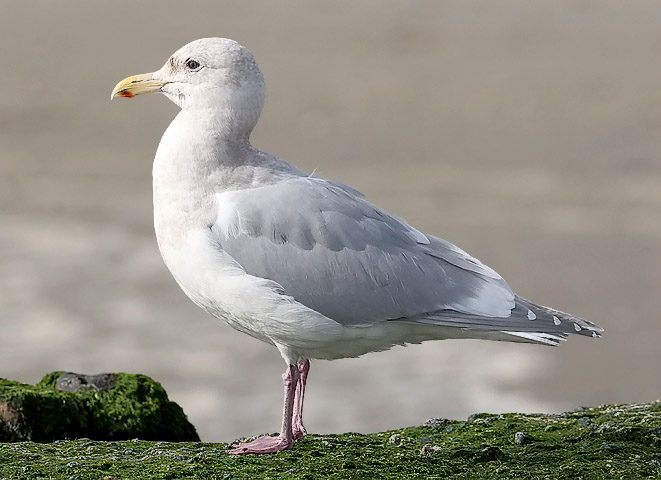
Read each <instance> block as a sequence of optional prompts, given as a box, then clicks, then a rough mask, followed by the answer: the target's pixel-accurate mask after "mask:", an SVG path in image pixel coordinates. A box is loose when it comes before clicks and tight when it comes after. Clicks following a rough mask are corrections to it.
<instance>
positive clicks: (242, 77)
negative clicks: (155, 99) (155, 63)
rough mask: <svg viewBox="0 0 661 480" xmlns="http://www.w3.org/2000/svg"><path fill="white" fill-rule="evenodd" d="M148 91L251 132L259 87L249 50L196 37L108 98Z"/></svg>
mask: <svg viewBox="0 0 661 480" xmlns="http://www.w3.org/2000/svg"><path fill="white" fill-rule="evenodd" d="M151 92H160V93H163V94H165V96H167V97H168V98H169V99H170V100H172V101H173V102H174V103H176V104H177V105H179V106H180V107H181V108H182V109H186V110H189V109H204V110H211V111H217V112H218V113H219V114H221V115H223V116H225V117H226V118H228V119H232V121H233V122H237V121H238V122H240V123H242V124H244V125H243V126H244V127H249V128H251V129H252V127H253V126H254V125H255V124H256V123H257V119H258V118H259V114H260V113H261V110H262V106H263V105H264V95H265V87H264V77H263V75H262V72H261V71H260V69H259V66H258V65H257V62H256V61H255V58H254V57H253V55H252V53H251V52H250V50H248V49H247V48H246V47H244V46H243V45H241V44H239V43H237V42H235V41H234V40H229V39H227V38H202V39H200V40H195V41H193V42H191V43H189V44H187V45H185V46H183V47H182V48H180V49H179V50H177V51H176V52H175V53H174V54H173V55H172V56H171V57H170V58H169V59H168V61H167V62H165V65H163V67H161V69H160V70H157V71H155V72H152V73H145V74H141V75H134V76H131V77H128V78H125V79H124V80H122V81H121V82H119V83H118V84H117V85H116V86H115V88H114V89H113V91H112V94H111V98H114V97H117V96H119V97H134V96H135V95H140V94H143V93H151ZM246 123H248V124H250V125H245V124H246Z"/></svg>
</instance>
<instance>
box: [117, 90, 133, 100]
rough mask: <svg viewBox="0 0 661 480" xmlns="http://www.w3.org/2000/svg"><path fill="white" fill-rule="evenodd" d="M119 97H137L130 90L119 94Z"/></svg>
mask: <svg viewBox="0 0 661 480" xmlns="http://www.w3.org/2000/svg"><path fill="white" fill-rule="evenodd" d="M117 95H119V96H120V97H128V98H133V97H135V95H134V94H133V92H131V91H130V90H122V91H121V92H117Z"/></svg>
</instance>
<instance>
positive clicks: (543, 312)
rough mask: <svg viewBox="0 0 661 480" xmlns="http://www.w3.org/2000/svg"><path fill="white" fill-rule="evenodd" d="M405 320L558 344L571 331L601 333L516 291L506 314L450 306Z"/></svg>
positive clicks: (600, 330)
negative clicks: (471, 311) (464, 310)
mask: <svg viewBox="0 0 661 480" xmlns="http://www.w3.org/2000/svg"><path fill="white" fill-rule="evenodd" d="M406 320H407V321H411V320H414V321H416V322H419V323H426V324H432V325H444V326H450V327H458V328H463V329H467V330H497V331H501V332H503V333H506V334H508V335H513V336H515V337H518V338H523V339H525V340H528V341H530V342H533V343H542V344H546V345H558V344H559V343H560V342H561V341H564V340H566V339H567V337H568V336H569V335H571V334H574V335H584V336H589V337H601V336H602V333H603V331H604V329H603V328H601V327H600V326H598V325H595V324H594V323H592V322H589V321H587V320H585V319H583V318H580V317H576V316H574V315H571V314H569V313H565V312H561V311H560V310H554V309H552V308H549V307H544V306H542V305H537V304H535V303H532V302H531V301H529V300H526V299H525V298H522V297H519V296H518V295H517V296H516V297H515V306H514V308H513V309H512V311H511V313H510V316H509V317H487V316H480V315H471V314H464V313H461V312H457V311H454V310H439V311H436V312H432V313H429V314H426V315H424V316H422V317H421V318H415V319H410V318H407V319H406ZM519 341H520V340H519Z"/></svg>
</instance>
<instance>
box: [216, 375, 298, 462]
mask: <svg viewBox="0 0 661 480" xmlns="http://www.w3.org/2000/svg"><path fill="white" fill-rule="evenodd" d="M282 379H283V381H284V384H285V406H284V411H283V412H282V430H281V431H280V435H278V436H277V437H271V436H270V435H264V436H262V437H259V438H257V439H256V440H253V441H252V442H248V443H239V444H238V445H237V446H235V447H234V448H232V449H231V450H228V452H229V453H235V454H241V453H275V452H279V451H281V450H287V449H288V448H291V446H292V444H293V443H294V439H293V437H292V414H293V411H294V397H295V396H296V386H297V385H298V383H299V379H300V374H299V372H298V367H296V366H295V365H289V366H288V367H287V371H286V372H285V373H284V375H283V376H282Z"/></svg>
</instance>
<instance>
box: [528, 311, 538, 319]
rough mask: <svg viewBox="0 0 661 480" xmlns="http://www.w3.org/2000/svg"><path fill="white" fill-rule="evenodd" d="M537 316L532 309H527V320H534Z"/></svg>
mask: <svg viewBox="0 0 661 480" xmlns="http://www.w3.org/2000/svg"><path fill="white" fill-rule="evenodd" d="M536 318H537V315H535V312H533V311H532V310H528V320H534V319H536Z"/></svg>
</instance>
